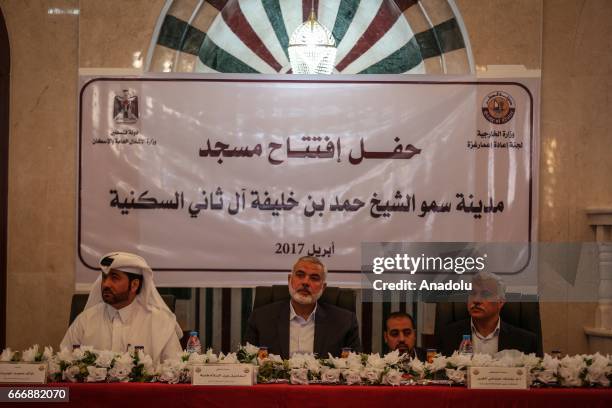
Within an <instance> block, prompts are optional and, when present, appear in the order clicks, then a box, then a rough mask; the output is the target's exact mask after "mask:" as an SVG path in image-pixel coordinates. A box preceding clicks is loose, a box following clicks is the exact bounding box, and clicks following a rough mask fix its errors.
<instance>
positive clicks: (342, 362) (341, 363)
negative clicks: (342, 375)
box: [327, 353, 348, 369]
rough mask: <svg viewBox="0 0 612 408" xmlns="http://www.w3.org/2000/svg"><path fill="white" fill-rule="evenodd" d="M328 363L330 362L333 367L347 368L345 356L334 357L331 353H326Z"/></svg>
mask: <svg viewBox="0 0 612 408" xmlns="http://www.w3.org/2000/svg"><path fill="white" fill-rule="evenodd" d="M327 360H328V361H329V362H330V363H332V365H333V366H334V368H340V369H344V368H347V362H348V361H347V359H346V358H339V357H334V356H332V355H331V353H328V359H327Z"/></svg>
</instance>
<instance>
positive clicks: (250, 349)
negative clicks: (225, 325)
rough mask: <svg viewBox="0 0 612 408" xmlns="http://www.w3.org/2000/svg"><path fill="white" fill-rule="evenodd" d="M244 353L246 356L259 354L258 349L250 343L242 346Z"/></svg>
mask: <svg viewBox="0 0 612 408" xmlns="http://www.w3.org/2000/svg"><path fill="white" fill-rule="evenodd" d="M244 349H245V351H246V352H247V354H251V355H252V354H257V353H259V347H257V346H254V345H252V344H250V343H247V344H246V346H244Z"/></svg>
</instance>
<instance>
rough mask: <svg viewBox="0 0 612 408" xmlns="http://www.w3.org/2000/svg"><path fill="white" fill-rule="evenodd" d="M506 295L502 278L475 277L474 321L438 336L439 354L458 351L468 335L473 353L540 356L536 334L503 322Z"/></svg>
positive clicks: (454, 325)
mask: <svg viewBox="0 0 612 408" xmlns="http://www.w3.org/2000/svg"><path fill="white" fill-rule="evenodd" d="M505 293H506V289H505V285H504V283H503V282H502V281H501V279H500V278H499V277H497V276H495V275H493V274H492V273H489V272H479V273H478V274H476V275H475V276H474V278H472V291H471V292H470V295H469V297H468V303H467V308H468V312H469V314H470V317H471V318H470V319H465V320H460V321H458V322H455V323H452V324H450V325H448V326H447V327H445V328H444V330H443V331H442V333H436V335H437V348H438V352H440V353H442V354H444V355H446V356H450V355H451V354H453V352H454V351H455V350H457V349H458V348H459V344H460V343H461V340H462V338H463V335H466V334H469V335H471V338H472V346H473V348H474V353H483V354H494V353H496V352H498V351H501V350H509V349H515V350H519V351H522V352H523V353H527V354H528V353H538V341H537V336H536V335H535V334H534V333H532V332H529V331H527V330H523V329H520V328H518V327H515V326H512V325H511V324H508V323H506V322H503V321H501V319H500V317H499V313H500V311H501V309H502V307H503V306H504V303H505V296H506V295H505Z"/></svg>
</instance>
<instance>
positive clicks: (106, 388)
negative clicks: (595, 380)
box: [0, 383, 612, 408]
mask: <svg viewBox="0 0 612 408" xmlns="http://www.w3.org/2000/svg"><path fill="white" fill-rule="evenodd" d="M0 387H10V385H6V384H3V385H0ZM13 387H15V386H13ZM19 387H23V385H21V386H19ZM28 387H37V388H41V387H67V388H68V389H69V398H70V401H69V402H64V403H61V402H56V403H41V402H25V401H23V402H19V403H13V406H15V407H29V406H32V407H42V406H46V405H49V406H54V407H58V406H75V407H77V406H79V407H109V406H110V407H130V408H134V407H139V406H142V407H147V408H152V407H164V408H168V407H246V408H258V407H300V408H308V407H334V408H336V407H337V408H341V407H350V408H358V407H403V406H406V407H407V406H410V407H424V408H434V407H452V408H458V407H469V408H477V407H486V408H504V407H543V408H544V407H555V408H561V407H580V408H586V407H588V408H594V407H602V408H604V407H606V408H610V407H612V388H532V389H528V390H471V389H467V388H465V387H460V386H452V387H451V386H400V387H390V386H346V385H338V386H334V385H289V384H258V385H254V386H252V387H238V386H205V387H203V386H192V385H190V384H160V383H78V384H72V383H70V384H68V383H56V384H46V385H32V386H28ZM2 405H7V404H6V403H4V404H3V403H0V406H2Z"/></svg>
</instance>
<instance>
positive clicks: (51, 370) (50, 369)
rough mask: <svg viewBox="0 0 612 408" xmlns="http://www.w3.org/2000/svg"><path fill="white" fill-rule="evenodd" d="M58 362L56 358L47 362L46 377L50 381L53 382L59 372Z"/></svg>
mask: <svg viewBox="0 0 612 408" xmlns="http://www.w3.org/2000/svg"><path fill="white" fill-rule="evenodd" d="M61 371H62V370H61V368H60V365H59V362H58V361H57V359H56V358H50V359H49V360H47V377H48V378H49V379H50V380H55V376H56V375H57V374H59V373H60V372H61Z"/></svg>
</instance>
